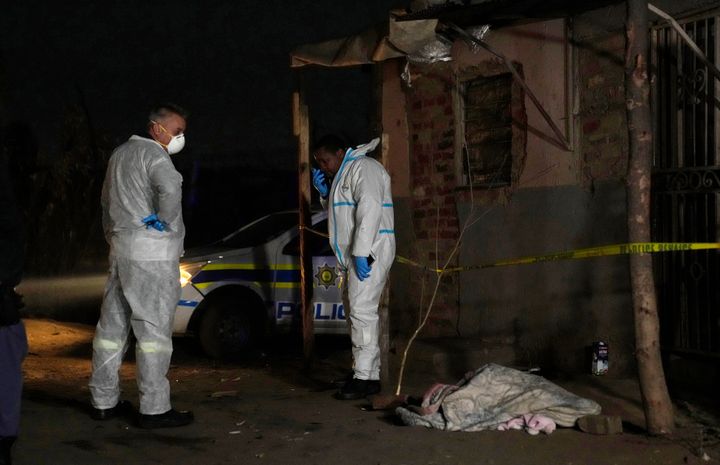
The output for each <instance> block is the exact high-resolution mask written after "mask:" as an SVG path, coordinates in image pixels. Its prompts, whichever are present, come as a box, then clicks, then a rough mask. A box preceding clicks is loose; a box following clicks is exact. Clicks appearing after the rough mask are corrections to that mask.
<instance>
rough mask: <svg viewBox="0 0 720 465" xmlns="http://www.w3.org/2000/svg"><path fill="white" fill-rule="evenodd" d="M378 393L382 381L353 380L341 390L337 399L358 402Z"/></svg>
mask: <svg viewBox="0 0 720 465" xmlns="http://www.w3.org/2000/svg"><path fill="white" fill-rule="evenodd" d="M378 392H380V381H378V380H376V379H357V378H353V379H352V380H350V382H348V383H347V384H345V385H344V386H343V387H342V388H340V391H338V393H337V396H336V397H337V398H338V399H340V400H357V399H362V398H364V397H367V396H371V395H373V394H377V393H378Z"/></svg>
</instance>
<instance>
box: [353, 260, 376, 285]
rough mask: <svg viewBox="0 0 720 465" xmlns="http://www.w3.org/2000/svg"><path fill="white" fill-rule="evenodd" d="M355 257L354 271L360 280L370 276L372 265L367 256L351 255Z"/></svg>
mask: <svg viewBox="0 0 720 465" xmlns="http://www.w3.org/2000/svg"><path fill="white" fill-rule="evenodd" d="M353 259H355V273H356V274H357V277H358V279H359V280H360V281H365V278H369V277H370V270H372V266H371V265H370V264H369V263H368V258H367V257H353Z"/></svg>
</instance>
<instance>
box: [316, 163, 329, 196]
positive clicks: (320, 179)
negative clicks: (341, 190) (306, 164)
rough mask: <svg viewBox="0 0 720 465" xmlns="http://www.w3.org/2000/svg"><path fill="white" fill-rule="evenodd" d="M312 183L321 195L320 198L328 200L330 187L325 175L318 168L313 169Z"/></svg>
mask: <svg viewBox="0 0 720 465" xmlns="http://www.w3.org/2000/svg"><path fill="white" fill-rule="evenodd" d="M312 182H313V186H315V189H317V191H318V192H319V193H320V197H322V198H323V199H326V198H327V196H328V194H329V193H330V187H329V186H328V183H327V179H325V173H323V172H322V171H320V170H319V169H317V168H313V169H312Z"/></svg>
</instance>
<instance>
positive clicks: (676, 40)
mask: <svg viewBox="0 0 720 465" xmlns="http://www.w3.org/2000/svg"><path fill="white" fill-rule="evenodd" d="M717 23H718V18H717V17H716V16H709V17H703V18H699V19H697V18H696V19H694V20H691V21H686V22H684V23H682V22H681V24H682V25H683V27H684V29H685V31H686V32H687V34H688V35H689V36H690V37H691V38H692V39H693V40H694V41H695V43H696V44H697V45H698V46H699V47H700V49H701V50H702V51H703V52H704V53H705V55H706V56H707V58H708V60H710V61H711V62H713V63H718V43H717V34H716V30H717ZM652 65H653V69H654V72H655V81H654V85H653V111H654V115H655V154H654V161H653V165H654V166H653V185H652V188H653V198H652V217H653V225H652V226H653V236H654V240H656V241H663V242H718V240H719V238H718V231H719V228H720V166H718V165H719V163H718V155H717V154H718V123H719V122H720V121H719V120H720V117H719V116H720V113H719V112H720V100H718V94H717V90H718V81H717V80H716V78H715V76H714V75H713V74H712V73H711V71H710V70H709V69H708V68H707V67H706V66H705V65H704V64H703V63H702V62H701V61H700V60H699V59H698V58H697V57H696V55H695V54H693V53H692V51H691V50H690V48H689V47H688V46H687V45H686V44H685V42H683V40H682V39H681V38H680V37H679V35H678V34H677V32H676V31H675V30H673V29H672V28H670V27H658V28H655V29H654V30H653V53H652ZM655 267H656V270H655V271H656V273H655V276H656V284H657V289H658V294H657V295H658V305H659V311H660V318H661V339H662V344H663V348H664V349H665V350H667V351H669V352H671V353H675V354H681V353H684V354H696V355H703V356H711V357H717V356H720V310H719V307H720V282H719V278H720V254H719V253H718V252H717V251H715V250H710V251H688V252H672V253H665V254H658V255H657V256H656V257H655Z"/></svg>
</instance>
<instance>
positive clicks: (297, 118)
mask: <svg viewBox="0 0 720 465" xmlns="http://www.w3.org/2000/svg"><path fill="white" fill-rule="evenodd" d="M293 132H294V133H295V135H296V136H297V138H298V202H299V203H298V211H299V221H298V224H299V227H300V303H301V312H302V328H303V358H304V360H305V367H306V368H308V367H309V366H310V365H311V363H312V357H313V349H314V346H315V333H314V328H313V326H314V324H313V323H314V321H313V308H312V289H313V287H312V284H313V276H312V256H311V255H310V253H309V251H308V250H307V245H306V243H307V241H306V238H307V230H306V229H305V228H306V227H309V226H310V225H311V224H310V223H311V221H310V122H309V117H308V108H307V105H305V103H304V102H303V99H302V96H301V95H300V93H299V92H295V93H294V94H293Z"/></svg>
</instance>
